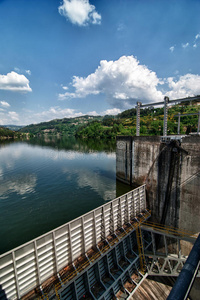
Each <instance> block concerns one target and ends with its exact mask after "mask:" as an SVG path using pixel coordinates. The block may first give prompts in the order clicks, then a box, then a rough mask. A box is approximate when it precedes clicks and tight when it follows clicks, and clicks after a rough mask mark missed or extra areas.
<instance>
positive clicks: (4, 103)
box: [0, 101, 10, 108]
mask: <svg viewBox="0 0 200 300" xmlns="http://www.w3.org/2000/svg"><path fill="white" fill-rule="evenodd" d="M0 104H1V106H3V107H6V108H7V107H10V104H9V103H8V102H6V101H0Z"/></svg>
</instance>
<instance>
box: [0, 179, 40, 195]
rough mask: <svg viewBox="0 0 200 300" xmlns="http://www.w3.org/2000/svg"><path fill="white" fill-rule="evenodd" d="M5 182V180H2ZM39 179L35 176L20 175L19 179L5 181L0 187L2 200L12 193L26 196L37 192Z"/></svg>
mask: <svg viewBox="0 0 200 300" xmlns="http://www.w3.org/2000/svg"><path fill="white" fill-rule="evenodd" d="M1 180H2V181H3V179H1ZM36 182H37V177H36V176H35V175H34V174H26V175H20V176H18V177H17V178H16V177H13V178H12V177H11V178H10V179H9V180H4V181H3V184H1V186H0V199H1V198H2V197H3V198H4V199H5V198H6V197H8V196H9V194H10V193H17V194H18V195H25V194H27V193H33V192H34V191H35V187H36Z"/></svg>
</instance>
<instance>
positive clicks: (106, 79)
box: [59, 56, 163, 108]
mask: <svg viewBox="0 0 200 300" xmlns="http://www.w3.org/2000/svg"><path fill="white" fill-rule="evenodd" d="M159 84H163V82H162V81H160V80H159V78H158V77H157V75H156V73H155V72H153V71H151V70H149V69H148V68H147V67H146V66H145V65H141V64H140V63H139V61H138V60H137V59H136V58H135V57H134V56H122V57H120V58H119V59H118V60H116V61H106V60H102V61H100V66H99V67H98V68H97V69H96V70H95V72H94V73H92V74H90V75H88V76H87V77H86V78H83V77H78V76H74V78H73V82H72V86H73V87H74V89H75V92H72V93H70V92H66V93H64V94H60V95H59V99H62V100H63V99H67V98H82V97H86V96H87V95H90V94H93V95H97V94H100V93H103V94H105V95H106V97H107V100H108V101H109V102H110V104H111V105H112V106H114V107H118V108H119V107H122V106H123V107H128V106H130V105H133V104H135V103H136V101H137V100H142V101H143V102H151V101H152V100H154V101H161V100H162V99H163V94H162V93H161V92H160V91H159V90H158V89H157V86H158V85H159Z"/></svg>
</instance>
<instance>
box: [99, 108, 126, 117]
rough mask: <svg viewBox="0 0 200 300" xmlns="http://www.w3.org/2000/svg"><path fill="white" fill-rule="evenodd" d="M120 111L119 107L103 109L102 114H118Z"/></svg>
mask: <svg viewBox="0 0 200 300" xmlns="http://www.w3.org/2000/svg"><path fill="white" fill-rule="evenodd" d="M120 113H121V110H120V109H119V108H111V109H107V110H105V111H103V112H102V113H101V114H102V115H118V114H120Z"/></svg>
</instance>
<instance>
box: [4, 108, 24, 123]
mask: <svg viewBox="0 0 200 300" xmlns="http://www.w3.org/2000/svg"><path fill="white" fill-rule="evenodd" d="M19 122H20V118H19V115H18V113H16V112H15V111H9V112H8V111H5V110H2V109H0V125H12V124H19Z"/></svg>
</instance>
